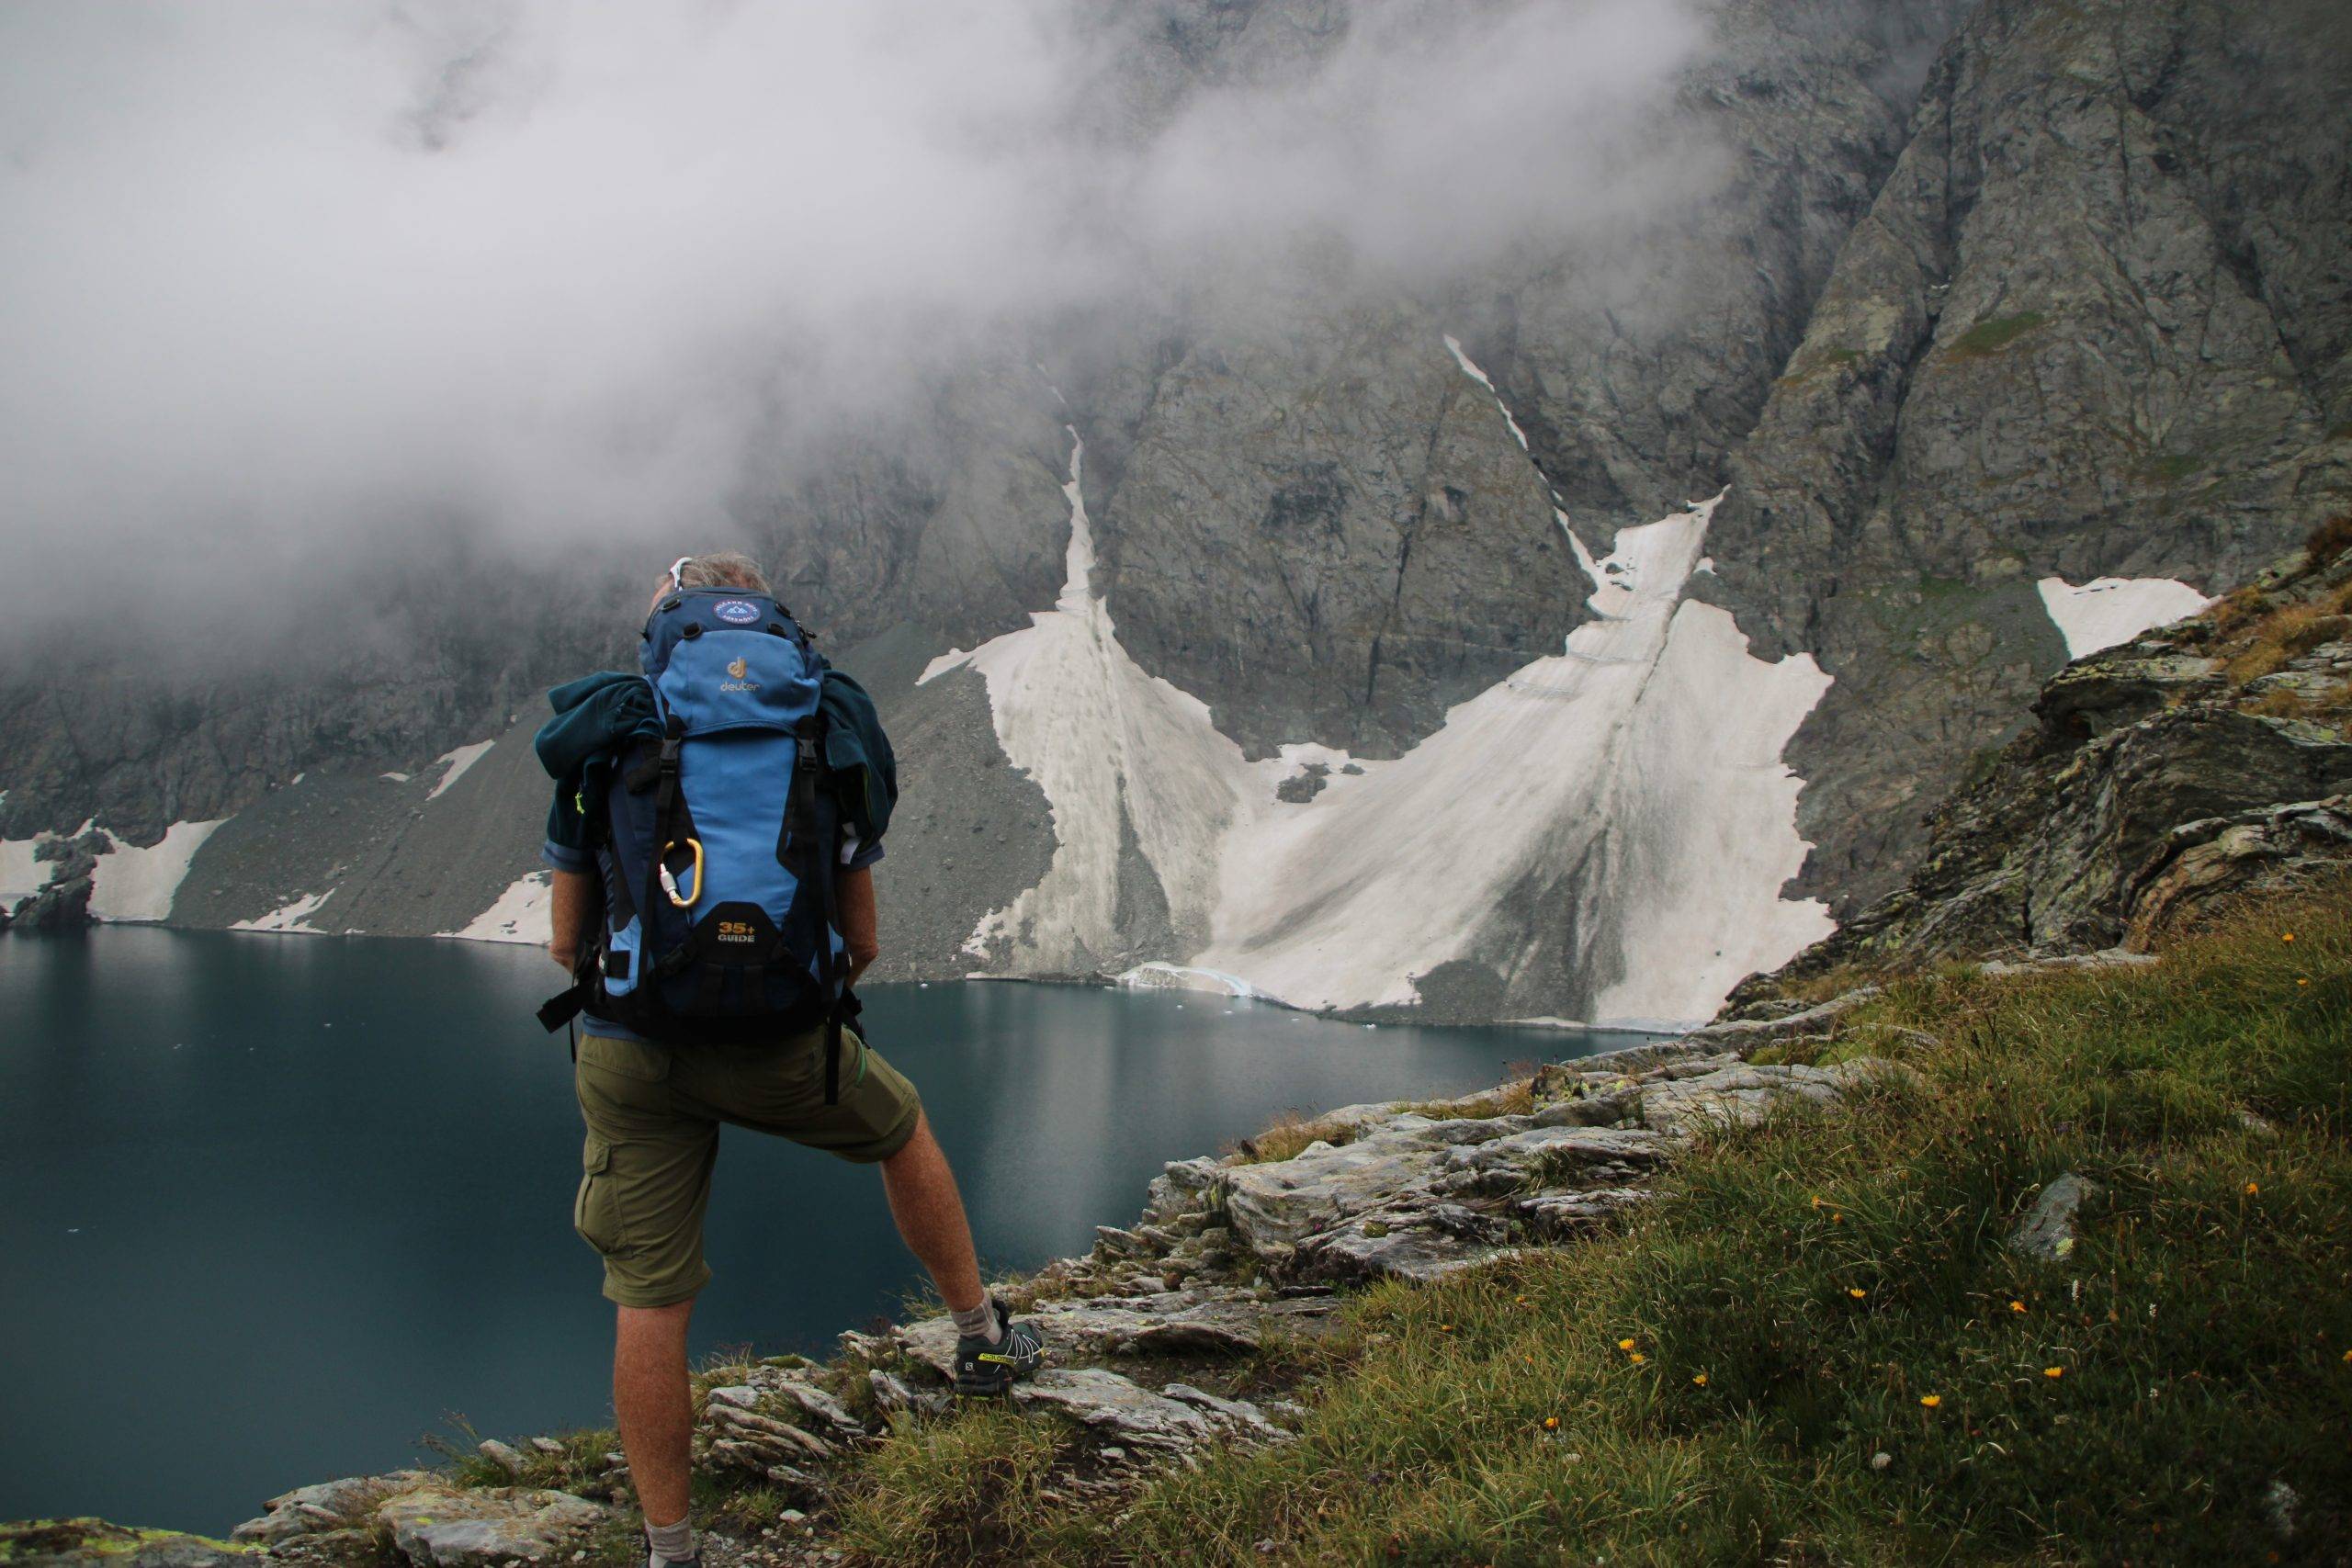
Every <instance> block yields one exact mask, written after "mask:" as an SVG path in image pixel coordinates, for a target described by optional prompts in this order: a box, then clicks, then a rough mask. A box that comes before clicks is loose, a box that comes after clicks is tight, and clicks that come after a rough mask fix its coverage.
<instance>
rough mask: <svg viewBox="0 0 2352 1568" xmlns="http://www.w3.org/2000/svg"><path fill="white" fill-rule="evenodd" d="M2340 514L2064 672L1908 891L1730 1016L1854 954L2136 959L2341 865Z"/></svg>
mask: <svg viewBox="0 0 2352 1568" xmlns="http://www.w3.org/2000/svg"><path fill="white" fill-rule="evenodd" d="M2348 545H2352V527H2347V526H2344V525H2337V526H2336V527H2334V528H2331V529H2323V530H2322V531H2320V532H2319V533H2318V534H2316V535H2315V536H2314V537H2313V540H2312V545H2311V546H2310V547H2308V548H2307V549H2306V550H2305V551H2303V552H2301V554H2299V555H2298V556H2296V557H2293V558H2290V559H2289V560H2288V561H2286V562H2283V563H2281V564H2280V565H2279V566H2278V567H2277V568H2275V569H2274V570H2271V571H2269V572H2267V573H2265V574H2264V575H2263V576H2262V577H2261V578H2260V579H2259V580H2258V581H2256V582H2255V583H2254V584H2251V585H2249V586H2248V587H2247V588H2246V589H2245V590H2243V591H2241V592H2239V593H2237V594H2235V595H2233V596H2232V597H2231V598H2230V599H2228V600H2225V601H2224V602H2223V603H2222V604H2219V605H2217V606H2216V607H2215V608H2214V609H2212V610H2211V611H2210V612H2208V613H2207V614H2206V615H2201V616H2199V617H2198V618H2196V619H2194V620H2190V621H2185V622H2182V623H2179V624H2178V625H2177V626H2168V627H2163V628H2159V629H2158V630H2157V631H2154V632H2152V633H2149V634H2147V635H2146V636H2143V637H2139V638H2137V639H2135V640H2133V641H2131V642H2129V643H2125V644H2121V645H2120V646H2118V647H2115V648H2111V649H2106V650H2104V651H2102V652H2099V653H2097V654H2094V655H2092V656H2091V657H2090V658H2088V659H2085V660H2079V661H2077V662H2076V663H2075V664H2072V665H2069V666H2068V667H2067V668H2066V669H2065V670H2064V671H2061V672H2060V673H2059V674H2058V675H2057V676H2056V677H2055V678H2053V679H2052V681H2051V682H2050V683H2049V684H2048V686H2046V687H2045V688H2044V689H2043V691H2042V694H2041V698H2040V699H2039V700H2038V701H2037V702H2036V704H2035V705H2034V709H2033V713H2034V718H2035V723H2034V726H2033V728H2031V729H2030V730H2029V731H2028V732H2027V733H2026V734H2024V735H2022V736H2020V737H2018V739H2016V740H2015V741H2013V742H2012V743H2011V744H2010V745H2009V746H2008V747H2007V749H2006V750H2003V751H2002V752H2001V753H2000V754H1999V756H1998V757H1997V758H1996V760H1995V761H1993V762H1992V763H1991V764H1990V765H1989V766H1988V767H1987V768H1986V770H1985V773H1984V775H1983V776H1982V777H1981V778H1979V779H1977V780H1976V781H1975V782H1973V784H1969V785H1968V786H1967V787H1965V788H1963V789H1962V790H1961V791H1959V792H1958V793H1957V794H1956V795H1953V797H1952V798H1951V801H1949V802H1948V803H1947V804H1946V805H1945V806H1944V807H1942V808H1940V809H1939V811H1938V812H1937V813H1936V814H1935V816H1934V817H1933V818H1932V819H1931V826H1930V836H1929V840H1928V853H1927V856H1926V858H1925V861H1924V863H1923V864H1922V865H1921V867H1920V869H1919V871H1918V873H1917V875H1915V876H1914V877H1913V878H1912V879H1911V880H1910V882H1909V883H1907V884H1906V885H1905V886H1904V887H1902V888H1901V889H1899V890H1898V891H1896V892H1895V893H1894V894H1892V895H1890V896H1889V897H1886V898H1884V899H1882V900H1880V901H1879V902H1878V903H1876V904H1874V905H1872V906H1871V908H1867V909H1865V910H1863V911H1862V912H1861V913H1860V915H1858V916H1856V917H1855V918H1854V919H1851V920H1849V921H1848V922H1847V924H1846V925H1845V926H1844V927H1843V928H1842V929H1841V930H1839V931H1838V932H1837V934H1835V935H1834V936H1832V937H1830V938H1829V939H1828V940H1826V942H1820V943H1818V944H1816V945H1815V947H1813V948H1811V949H1809V950H1807V951H1806V952H1805V953H1804V954H1802V955H1800V956H1799V957H1798V958H1797V959H1796V960H1795V961H1794V962H1793V963H1792V964H1790V965H1789V966H1787V967H1786V968H1784V969H1783V970H1781V972H1780V974H1779V975H1777V976H1770V977H1767V978H1764V979H1761V980H1759V981H1757V982H1752V983H1751V984H1749V985H1748V986H1747V987H1743V988H1742V989H1741V990H1740V991H1739V992H1736V993H1735V995H1734V998H1733V1001H1734V1005H1735V1008H1736V1009H1744V1008H1745V1007H1746V1005H1747V1004H1749V1003H1753V1002H1755V1001H1757V1000H1758V999H1759V998H1763V997H1766V996H1769V995H1771V994H1773V993H1774V992H1776V991H1778V990H1782V989H1785V988H1786V987H1789V986H1790V985H1791V984H1792V982H1795V981H1799V980H1803V979H1805V978H1808V977H1811V976H1819V975H1824V974H1827V973H1829V972H1831V971H1833V970H1835V969H1837V968H1838V967H1840V966H1842V965H1847V964H1863V965H1871V964H1898V965H1899V964H1916V963H1919V962H1923V961H1926V960H1928V959H1933V958H1938V957H1962V958H1997V957H2015V956H2020V955H2024V956H2033V955H2042V954H2052V953H2092V952H2097V951H2099V950H2104V949H2108V948H2112V947H2116V946H2118V945H2122V946H2125V947H2128V948H2130V949H2131V950H2133V951H2138V952H2145V951H2147V950H2148V949H2150V948H2151V947H2153V946H2154V945H2155V944H2156V943H2157V942H2159V941H2161V939H2162V938H2164V937H2165V935H2167V934H2169V933H2170V932H2172V931H2177V930H2179V929H2182V928H2183V927H2184V926H2186V925H2188V924H2189V923H2192V922H2194V921H2195V920H2196V919H2198V918H2199V916H2200V915H2201V914H2202V913H2204V912H2205V911H2207V910H2209V909H2211V908H2214V907H2215V906H2216V905H2217V904H2219V903H2220V902H2222V901H2223V900H2226V899H2230V898H2234V897H2243V896H2245V895H2246V894H2249V893H2253V892H2257V891H2261V890H2264V889H2267V888H2275V887H2279V886H2286V885H2290V884H2293V883H2298V882H2303V881H2307V880H2308V879H2309V878H2310V877H2311V876H2312V875H2313V874H2317V873H2319V872H2322V871H2324V869H2326V868H2329V867H2333V866H2337V865H2341V864H2343V863H2346V862H2352V801H2347V799H2346V795H2347V794H2352V615H2347V614H2346V611H2347V609H2352V548H2347V546H2348Z"/></svg>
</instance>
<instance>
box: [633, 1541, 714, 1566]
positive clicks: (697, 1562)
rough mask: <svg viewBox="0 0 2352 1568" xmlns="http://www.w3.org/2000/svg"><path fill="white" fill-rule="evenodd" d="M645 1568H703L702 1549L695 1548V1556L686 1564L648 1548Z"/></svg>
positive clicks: (688, 1559)
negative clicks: (673, 1560)
mask: <svg viewBox="0 0 2352 1568" xmlns="http://www.w3.org/2000/svg"><path fill="white" fill-rule="evenodd" d="M645 1568H702V1548H700V1547H696V1548H695V1554H694V1555H693V1556H692V1557H689V1558H687V1559H686V1560H685V1561H684V1562H671V1561H670V1560H669V1559H668V1558H666V1557H664V1556H662V1554H661V1553H660V1552H658V1551H654V1550H653V1549H652V1547H650V1546H648V1547H647V1548H646V1549H645Z"/></svg>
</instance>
